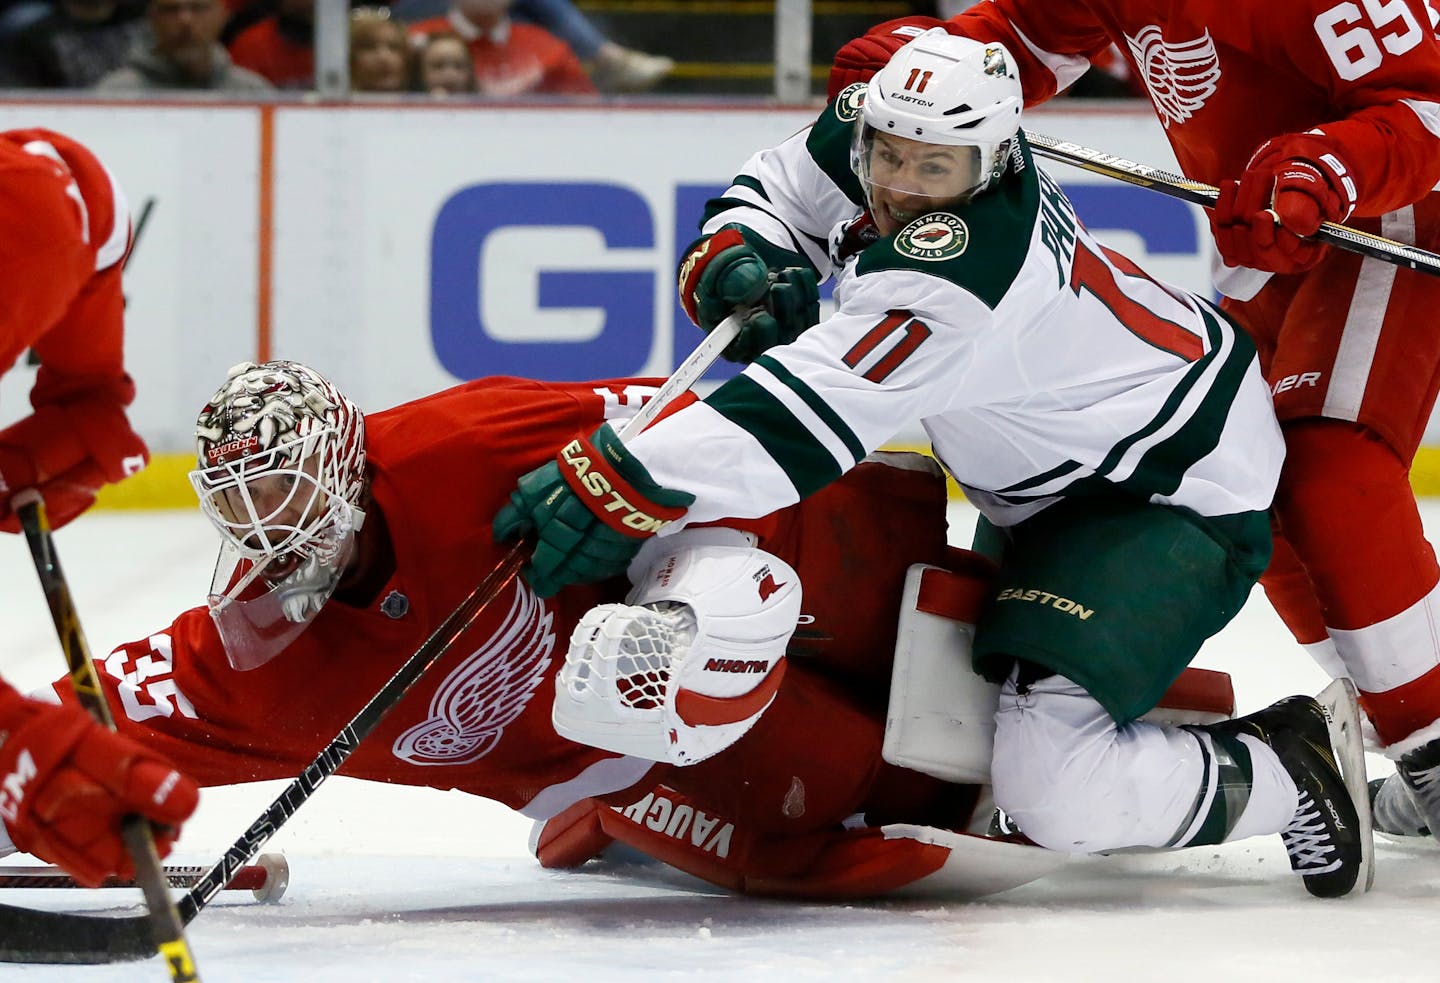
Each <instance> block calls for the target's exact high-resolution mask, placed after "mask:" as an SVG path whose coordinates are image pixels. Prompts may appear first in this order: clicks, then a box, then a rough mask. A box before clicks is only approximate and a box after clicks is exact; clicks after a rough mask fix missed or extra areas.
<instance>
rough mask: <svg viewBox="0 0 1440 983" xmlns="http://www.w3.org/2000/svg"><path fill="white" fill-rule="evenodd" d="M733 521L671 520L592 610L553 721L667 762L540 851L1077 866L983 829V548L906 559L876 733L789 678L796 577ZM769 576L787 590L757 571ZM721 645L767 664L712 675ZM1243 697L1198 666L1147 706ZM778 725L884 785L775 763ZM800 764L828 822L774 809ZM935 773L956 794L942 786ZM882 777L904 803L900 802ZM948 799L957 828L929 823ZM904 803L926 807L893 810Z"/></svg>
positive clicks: (839, 868)
mask: <svg viewBox="0 0 1440 983" xmlns="http://www.w3.org/2000/svg"><path fill="white" fill-rule="evenodd" d="M739 535H742V534H737V533H734V532H733V531H729V530H724V531H722V530H693V531H687V532H686V533H684V534H682V535H680V536H677V537H674V538H673V539H671V540H670V541H668V543H666V544H665V551H664V554H663V555H662V556H660V558H659V559H658V560H656V561H654V562H652V563H650V564H649V566H648V567H647V568H646V569H647V572H646V574H645V576H643V577H642V578H641V580H640V583H639V586H637V588H636V589H635V591H634V592H633V593H632V595H631V597H630V599H629V600H630V601H631V602H634V603H631V604H626V605H606V606H604V607H602V608H597V609H596V610H595V611H594V612H592V616H591V617H587V618H586V619H585V621H584V622H583V623H582V624H581V625H580V626H579V627H578V628H577V630H576V632H575V634H574V635H573V637H572V642H571V650H570V653H569V656H568V657H567V663H566V667H565V670H564V671H563V672H562V674H561V677H560V680H559V685H557V696H556V703H555V723H556V727H557V730H560V732H561V733H564V734H566V735H567V736H570V737H572V738H573V739H576V740H582V741H585V742H587V743H592V744H596V745H597V746H601V747H606V748H609V749H611V750H616V751H619V752H622V753H627V754H634V755H637V756H643V757H648V758H650V759H651V760H655V761H658V762H663V763H665V764H664V765H663V766H661V767H660V768H658V769H657V770H656V771H654V772H652V773H651V775H650V776H648V778H647V783H646V784H644V785H642V786H640V787H639V788H638V791H641V792H643V794H636V793H637V789H632V790H629V792H628V793H621V794H619V795H617V796H611V797H609V800H608V801H601V800H598V799H586V800H583V801H581V802H578V803H576V804H575V805H574V806H572V807H570V808H569V809H567V810H566V811H564V812H563V813H561V814H559V815H557V816H554V817H552V818H550V819H548V820H545V821H542V822H540V823H537V824H536V827H535V829H534V832H533V834H532V842H531V847H532V850H533V851H534V852H535V854H536V856H537V857H538V859H539V860H540V862H541V864H542V865H543V866H546V867H552V868H553V867H573V866H578V865H580V864H582V863H584V862H586V861H588V860H590V859H592V858H594V857H597V856H599V855H600V854H601V853H602V852H603V851H604V850H605V849H606V848H607V847H609V846H611V845H612V844H617V843H618V844H623V845H625V846H628V847H630V848H632V849H635V850H638V851H639V852H641V853H643V854H645V855H646V856H649V857H652V858H654V859H657V860H660V861H663V862H664V863H667V864H669V865H671V866H673V867H676V868H678V869H680V870H683V871H686V872H687V873H689V874H692V875H693V876H696V877H699V878H700V879H702V880H705V881H707V882H709V883H712V884H716V885H719V886H721V887H724V888H727V889H729V890H733V891H739V892H745V893H752V894H764V895H775V896H802V897H817V898H860V897H873V896H878V895H885V894H892V893H900V894H904V895H907V896H910V895H940V896H946V897H956V898H960V897H978V896H983V895H987V894H993V893H996V892H999V891H1004V890H1008V889H1010V888H1012V887H1016V886H1018V885H1020V884H1024V883H1028V882H1029V881H1031V880H1034V879H1035V878H1037V877H1041V876H1043V875H1045V874H1047V873H1050V872H1051V871H1053V870H1055V869H1056V868H1057V867H1059V866H1060V865H1062V864H1064V863H1065V862H1066V856H1065V855H1064V854H1059V853H1052V852H1050V851H1045V850H1042V849H1040V848H1038V847H1033V846H1027V845H1023V844H1018V843H1012V842H1007V841H1002V840H996V839H990V838H987V837H984V836H980V835H976V833H978V832H979V831H981V830H983V829H984V828H986V827H988V824H989V819H990V815H991V811H992V808H991V804H990V801H989V796H988V788H987V787H986V786H988V779H989V760H990V750H991V744H992V741H993V734H994V722H993V714H994V710H995V702H996V693H997V687H995V686H993V685H991V684H989V683H987V682H985V681H984V680H983V679H982V678H981V677H979V676H977V675H976V674H975V673H974V672H973V671H971V670H970V667H969V662H970V660H969V651H970V639H971V637H972V636H973V631H974V623H975V620H976V619H977V617H978V616H979V613H980V611H981V609H982V607H983V605H984V603H985V601H986V599H987V598H988V596H989V592H990V578H991V573H992V570H993V567H992V566H991V565H990V563H989V561H988V560H986V559H985V558H983V557H981V556H980V555H979V554H976V553H972V552H970V551H968V550H951V551H950V557H949V565H950V569H945V568H941V567H938V566H934V565H928V564H916V565H914V566H912V567H911V568H910V571H909V574H908V576H907V578H906V584H905V591H904V599H903V602H902V610H901V614H900V621H899V632H898V637H897V641H896V646H895V655H894V663H893V667H892V685H891V693H890V702H889V712H888V714H887V715H886V720H885V722H884V724H883V727H882V726H881V725H880V724H879V722H878V721H874V720H871V721H869V724H870V726H869V730H868V731H867V721H866V720H865V719H863V717H864V715H863V714H860V713H857V714H856V715H855V716H854V717H849V716H847V714H849V713H851V712H853V708H852V707H849V706H847V705H845V704H842V703H835V702H827V700H830V699H833V694H832V693H831V692H830V691H829V690H828V689H827V687H826V684H825V683H824V682H823V681H821V680H818V679H816V678H815V677H814V676H813V675H812V674H811V672H810V667H809V666H805V665H804V664H803V663H802V664H800V665H799V666H797V668H796V669H795V670H794V671H793V672H792V673H791V675H790V676H789V677H788V678H787V679H786V680H785V684H784V685H783V686H782V685H780V679H781V674H782V671H783V667H784V665H785V663H784V662H783V661H782V660H783V658H784V646H785V642H786V640H787V639H788V638H789V637H790V633H791V630H792V629H793V628H794V624H795V620H796V616H797V615H798V613H799V608H800V592H799V587H798V581H797V578H794V577H793V576H792V575H793V573H794V571H793V570H790V568H789V567H788V566H786V565H784V564H783V563H781V562H780V561H778V560H777V559H776V558H775V557H773V556H770V555H769V554H767V553H764V552H763V551H760V550H755V549H751V548H748V547H747V546H746V545H745V541H743V540H737V539H735V538H734V537H736V536H739ZM727 537H728V538H727ZM650 555H651V556H653V555H654V553H653V552H652V553H651V554H650ZM645 559H646V557H645V556H643V555H642V557H641V560H642V561H644V560H645ZM767 583H773V584H774V585H775V588H776V589H765V588H761V587H760V585H764V584H767ZM772 600H773V601H774V602H775V603H773V604H771V603H770V602H771V601H772ZM747 607H748V608H749V615H748V616H747V613H746V609H747ZM727 661H731V662H736V663H737V664H743V663H746V662H752V661H753V662H754V663H755V664H756V665H757V667H759V668H758V670H757V671H756V672H754V673H719V674H716V666H717V664H723V663H725V662H727ZM697 693H698V694H701V695H703V696H705V697H706V698H707V700H710V701H711V702H709V703H707V704H706V705H707V706H710V707H711V708H712V711H713V710H714V709H715V708H724V709H723V712H718V711H717V712H718V717H717V718H716V719H714V720H712V721H711V722H704V721H701V720H697V719H695V718H694V717H693V716H692V715H689V714H686V713H683V712H682V711H681V709H680V707H681V706H683V705H684V704H685V703H686V702H687V694H697ZM774 704H778V706H775V708H774V709H773V712H772V713H767V712H766V711H767V709H770V708H772V705H774ZM1233 712H1234V694H1233V690H1232V688H1231V685H1230V678H1229V676H1228V675H1227V674H1225V673H1220V672H1213V671H1208V670H1201V669H1188V670H1186V672H1185V674H1184V675H1182V677H1181V678H1180V680H1178V681H1177V682H1176V684H1175V685H1174V686H1172V687H1171V689H1170V691H1169V692H1168V693H1167V694H1166V696H1165V699H1164V700H1163V701H1162V703H1161V705H1160V707H1158V708H1157V709H1156V710H1155V711H1152V714H1153V715H1154V716H1157V717H1160V718H1162V719H1164V720H1165V721H1168V722H1172V723H1205V722H1213V721H1216V720H1221V719H1225V718H1228V717H1230V716H1232V715H1233ZM870 716H872V717H873V716H874V714H873V713H872V714H871V715H870ZM827 728H829V729H828V730H827ZM747 734H749V737H746V739H744V740H742V739H741V738H742V737H745V735H747ZM841 735H843V736H841ZM867 735H868V738H869V739H867ZM783 741H788V742H791V743H793V742H795V741H802V742H806V741H808V742H810V743H811V744H812V745H813V747H812V748H811V749H810V750H809V752H808V757H807V758H806V759H805V760H806V761H812V759H813V760H814V761H818V762H819V766H818V767H817V769H816V770H817V771H818V772H821V773H825V772H826V771H827V770H828V771H830V772H832V773H834V774H837V775H840V774H845V775H849V774H866V775H869V776H872V777H873V779H874V780H873V781H871V782H870V784H869V785H868V786H867V789H866V795H868V796H869V799H870V801H868V802H867V803H864V804H863V806H857V808H860V813H857V814H856V815H853V816H849V817H847V816H846V815H844V814H843V812H842V810H841V808H840V807H841V804H842V803H843V802H845V801H846V800H845V797H844V795H836V796H832V797H828V798H827V796H826V795H825V794H824V793H822V792H820V791H819V790H817V788H816V781H815V777H814V774H813V773H811V774H808V775H806V773H805V771H804V768H803V767H802V766H801V765H799V764H796V765H795V767H794V768H788V769H787V768H786V767H785V766H783V765H781V764H776V762H777V759H779V758H781V757H782V755H777V754H773V753H767V748H773V747H775V746H776V745H777V744H779V743H780V742H783ZM882 743H883V754H882V753H881V745H882ZM881 758H883V761H882V760H876V759H881ZM702 761H703V762H706V763H705V764H703V765H700V766H699V767H694V765H695V764H696V763H697V762H702ZM681 766H684V767H681ZM895 766H899V767H895ZM777 768H778V771H777V772H776V774H773V775H772V774H770V772H771V771H775V769H777ZM791 770H793V771H796V772H799V773H800V774H797V775H793V776H792V775H789V773H788V772H789V771H791ZM779 772H785V774H780V773H779ZM802 775H805V777H806V778H808V779H809V780H808V783H807V782H806V781H804V780H802V777H801V776H802ZM887 775H888V776H889V777H888V778H887V777H886V776H887ZM897 775H898V776H900V777H899V778H898V780H897V778H896V776H897ZM905 775H909V776H910V778H909V779H908V780H907V779H906V778H904V776H905ZM922 776H923V777H922ZM787 779H788V780H789V781H790V782H791V787H790V788H789V789H788V790H781V791H785V794H784V795H783V797H781V798H783V803H784V804H783V805H782V811H784V810H785V809H789V808H791V807H792V806H793V807H794V809H795V810H796V811H797V814H798V813H803V812H804V811H805V810H806V809H807V808H810V809H811V813H812V815H816V816H823V815H825V809H826V807H827V806H828V807H829V808H830V809H831V812H832V813H833V816H832V818H833V820H834V821H833V822H830V823H822V824H819V825H811V826H808V827H805V826H801V827H798V830H799V831H798V832H796V833H794V834H793V835H792V834H790V833H789V832H788V829H787V828H785V827H777V826H776V824H774V823H773V822H771V821H770V820H769V819H768V818H766V817H765V811H766V806H765V805H763V804H762V803H763V802H764V801H766V795H767V792H766V789H767V788H768V789H770V793H769V794H770V795H771V796H772V798H774V797H780V796H778V794H777V786H779V785H783V783H784V782H785V781H786V780H787ZM934 779H940V780H942V781H941V782H936V781H934ZM843 782H844V779H841V778H837V779H836V780H835V783H836V784H843ZM927 783H928V784H927ZM941 786H944V787H948V788H949V790H950V791H949V793H948V795H947V794H946V793H945V792H944V791H943V788H942V790H941V792H940V793H939V794H938V795H937V794H936V789H937V787H941ZM922 789H923V790H924V793H923V794H921V792H920V790H922ZM887 793H889V794H891V795H893V802H892V804H893V805H894V806H895V807H896V808H895V809H891V810H888V811H887V810H886V809H885V808H884V800H885V797H886V795H887ZM807 796H808V799H807ZM876 796H878V797H879V798H880V800H881V801H880V802H879V803H877V802H876V801H875V798H876ZM617 800H618V801H617ZM792 800H793V801H792ZM857 801H859V800H858V798H857ZM922 802H923V803H924V805H923V806H921V805H920V803H922ZM942 802H943V803H945V804H946V805H945V806H944V807H937V803H942ZM907 804H908V806H909V807H910V808H911V809H912V814H910V815H907V814H906V812H905V810H906V808H907ZM897 810H898V814H897ZM947 810H948V816H947V818H946V819H944V820H943V823H944V827H948V828H942V827H941V826H936V825H928V823H931V822H941V821H942V820H939V819H937V816H939V815H942V814H945V813H946V812H947ZM861 813H863V815H862V814H861ZM873 817H881V821H878V822H870V820H871V819H872V818H873ZM905 819H910V820H912V821H909V822H906V821H892V820H905Z"/></svg>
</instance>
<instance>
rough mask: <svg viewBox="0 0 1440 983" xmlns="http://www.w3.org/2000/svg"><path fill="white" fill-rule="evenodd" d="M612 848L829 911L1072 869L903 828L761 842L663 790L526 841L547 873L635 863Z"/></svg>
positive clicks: (1014, 847)
mask: <svg viewBox="0 0 1440 983" xmlns="http://www.w3.org/2000/svg"><path fill="white" fill-rule="evenodd" d="M617 845H618V846H619V847H622V848H628V850H633V851H638V852H639V853H640V854H641V855H643V856H645V857H648V858H650V859H652V860H656V861H659V862H661V863H664V864H667V865H669V866H671V867H674V868H675V869H677V870H683V871H685V872H686V873H688V874H690V875H692V876H694V877H698V878H700V879H701V880H703V881H706V882H708V883H710V884H715V885H718V886H720V887H723V888H725V889H726V890H730V891H737V892H740V893H743V894H753V895H763V896H767V897H785V898H810V899H817V900H829V901H843V900H858V899H863V898H880V897H911V898H931V899H936V900H940V899H946V900H955V901H961V900H966V899H971V898H981V897H986V896H988V895H992V894H998V893H1000V892H1002V891H1008V890H1010V889H1011V888H1015V887H1019V886H1020V885H1022V884H1028V883H1030V882H1031V881H1033V880H1036V879H1037V878H1040V877H1044V876H1045V875H1047V874H1049V873H1052V872H1053V871H1055V870H1058V869H1059V868H1061V867H1063V866H1064V865H1065V864H1067V863H1068V862H1069V861H1070V857H1069V855H1068V854H1064V853H1058V852H1055V851H1051V850H1045V849H1043V848H1041V847H1038V846H1032V845H1029V844H1024V843H1014V842H1010V841H1007V840H998V839H991V838H989V837H984V836H975V835H972V834H969V833H957V832H953V831H951V830H947V829H936V828H934V827H931V826H916V825H909V824H904V823H895V824H890V825H885V826H879V827H848V828H844V829H840V828H836V829H828V830H820V831H816V832H813V833H808V834H804V835H801V836H794V837H777V838H773V839H768V838H763V837H760V838H757V837H755V836H753V835H752V834H751V833H750V831H749V830H747V828H746V827H745V826H744V825H743V824H740V823H736V822H734V821H732V820H731V819H730V818H728V817H726V816H721V815H717V814H713V813H708V812H706V811H705V810H704V809H703V808H701V807H700V806H698V805H697V804H695V803H693V802H691V801H690V800H689V799H687V798H686V797H685V796H683V795H681V794H680V793H678V792H675V791H674V790H672V789H669V788H666V787H665V786H663V785H662V786H658V787H656V788H654V789H652V790H651V791H650V792H648V793H647V794H646V795H645V796H643V797H642V798H640V799H639V800H637V801H636V802H635V803H633V804H632V805H630V806H624V807H622V806H613V807H612V806H607V805H604V804H602V803H600V802H597V801H596V800H594V799H585V800H582V801H581V802H578V803H576V804H575V805H574V806H571V807H570V808H569V809H567V810H565V811H564V812H563V813H561V814H559V815H558V816H553V817H551V818H550V819H547V820H543V821H541V822H538V823H536V824H535V827H534V828H533V829H532V831H531V834H530V849H531V851H532V852H533V853H534V854H535V856H536V857H537V858H538V859H539V861H540V863H541V865H542V866H544V867H547V868H551V869H564V868H574V867H578V866H580V865H581V864H584V863H585V862H586V861H588V860H591V859H593V858H596V857H601V856H605V857H623V858H624V860H625V862H627V863H633V854H631V853H629V852H628V851H627V850H623V849H622V850H617V849H616V847H617Z"/></svg>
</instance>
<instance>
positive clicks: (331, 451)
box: [190, 361, 365, 668]
mask: <svg viewBox="0 0 1440 983" xmlns="http://www.w3.org/2000/svg"><path fill="white" fill-rule="evenodd" d="M195 441H196V454H197V457H198V459H199V460H198V467H196V468H195V470H193V471H191V472H190V483H191V485H193V486H194V488H195V492H196V494H197V495H198V496H199V498H200V508H201V510H202V511H203V512H204V513H205V516H206V517H207V518H208V519H209V520H210V521H211V523H213V524H214V525H215V527H216V528H217V529H219V530H220V534H221V537H222V539H223V544H222V548H221V559H220V562H219V563H218V564H217V566H216V571H215V580H214V583H213V584H212V586H211V598H210V605H211V613H212V615H213V616H215V619H216V621H217V623H219V624H220V626H221V633H222V635H226V634H227V631H226V628H227V624H228V623H227V621H226V620H224V619H223V618H222V614H223V613H224V612H225V610H226V608H227V607H228V606H229V605H230V604H231V603H232V602H236V601H241V602H245V603H248V604H249V610H248V611H246V612H241V614H242V615H243V617H244V619H245V621H246V622H247V623H249V624H250V628H251V630H250V634H251V635H254V634H255V627H256V625H260V626H261V627H263V628H265V629H268V628H269V627H270V626H271V625H272V624H274V623H278V622H279V621H281V620H285V621H289V622H291V623H294V624H298V625H301V626H303V625H304V624H306V623H308V620H309V617H310V616H311V615H313V614H314V613H315V612H316V611H318V610H319V607H320V605H322V604H323V603H324V602H325V600H327V599H328V598H329V596H330V594H331V592H332V591H333V590H334V588H335V586H336V584H337V583H338V581H339V577H340V574H341V573H343V569H344V565H345V563H346V561H347V560H348V557H349V556H350V550H351V548H352V546H353V533H354V532H355V531H356V530H358V529H359V528H360V525H361V523H362V522H363V521H364V512H363V511H362V510H361V508H360V506H361V501H362V497H363V495H364V493H365V417H364V414H362V413H361V412H360V410H359V408H358V407H356V406H355V404H354V403H352V402H351V401H350V400H349V399H348V398H347V397H346V396H345V395H344V394H343V393H341V392H340V390H338V389H337V388H335V386H334V385H333V384H332V383H330V382H329V381H328V380H327V379H325V378H323V377H322V376H321V375H320V374H319V373H317V372H315V371H314V370H313V369H310V368H308V367H306V366H304V365H301V364H300V363H298V362H288V361H275V362H266V363H264V364H263V365H256V364H255V363H253V362H242V363H240V364H239V365H236V366H234V367H233V368H231V369H230V372H229V374H228V377H227V378H226V380H225V383H224V385H222V386H221V387H220V388H219V389H218V390H217V391H216V392H215V395H213V396H212V397H210V400H209V402H207V403H206V404H205V406H204V407H203V408H202V409H201V411H200V415H199V418H198V419H197V420H196V423H195ZM259 602H263V604H262V603H259ZM238 606H240V607H244V606H245V604H244V603H242V604H241V605H238ZM262 607H263V608H265V609H266V610H264V611H263V613H260V610H261V608H262ZM231 627H232V630H231V631H230V632H229V633H228V634H229V636H230V637H228V638H227V639H226V649H227V653H228V654H230V656H231V662H232V663H235V664H236V667H237V668H241V667H242V666H241V665H240V664H239V662H240V661H244V662H247V663H254V664H259V663H258V662H255V659H257V658H261V656H262V654H263V659H262V661H263V660H264V659H268V658H269V657H270V656H273V655H274V654H275V646H273V645H266V646H263V647H261V648H257V647H256V646H254V645H252V644H250V643H251V642H252V641H253V638H252V639H250V640H247V642H246V644H245V645H243V646H241V648H243V649H245V650H247V651H246V653H245V654H244V655H243V656H242V655H239V654H238V652H237V651H232V642H233V641H234V640H235V639H237V638H238V637H239V636H238V635H237V634H236V633H235V631H234V630H233V626H231ZM262 634H263V632H262ZM272 634H273V633H272ZM251 649H254V651H250V650H251Z"/></svg>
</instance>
